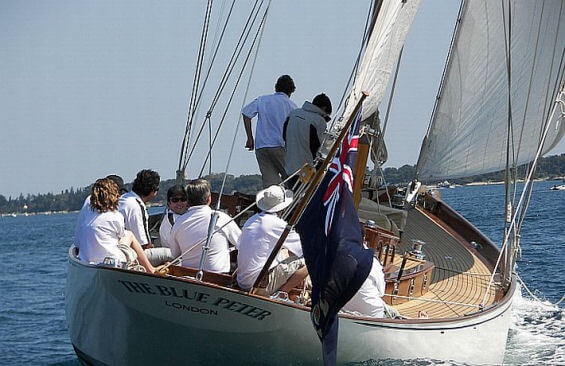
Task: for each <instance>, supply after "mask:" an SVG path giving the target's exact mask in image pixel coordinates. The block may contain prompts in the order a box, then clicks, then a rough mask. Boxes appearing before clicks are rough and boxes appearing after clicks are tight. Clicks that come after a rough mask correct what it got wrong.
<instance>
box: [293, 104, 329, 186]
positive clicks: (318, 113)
mask: <svg viewBox="0 0 565 366" xmlns="http://www.w3.org/2000/svg"><path fill="white" fill-rule="evenodd" d="M331 113H332V103H331V101H330V98H328V96H327V95H326V94H324V93H322V94H318V95H316V97H315V98H314V100H313V101H312V103H310V102H308V101H306V102H304V104H303V105H302V108H298V109H295V110H293V111H292V112H290V114H289V115H288V118H287V120H286V122H285V124H284V128H283V138H284V140H285V142H286V156H285V161H286V163H285V170H286V173H287V174H288V175H291V174H293V173H294V172H296V171H297V170H299V169H300V168H301V167H302V166H303V165H304V164H305V163H309V164H312V163H313V161H314V158H315V157H316V153H317V152H318V149H319V148H320V144H321V143H322V140H323V137H324V132H325V131H326V123H327V121H329V120H330V117H329V115H330V114H331ZM295 181H296V179H295V178H294V179H292V181H289V183H291V184H292V185H293V184H294V182H295ZM292 185H289V186H290V187H291V186H292Z"/></svg>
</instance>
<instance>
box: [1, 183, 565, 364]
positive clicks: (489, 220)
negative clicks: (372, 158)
mask: <svg viewBox="0 0 565 366" xmlns="http://www.w3.org/2000/svg"><path fill="white" fill-rule="evenodd" d="M556 183H559V182H542V183H536V185H535V189H534V193H533V195H532V199H531V204H530V210H529V213H528V216H527V219H526V221H525V222H524V227H523V229H522V237H521V244H522V259H521V260H520V261H519V262H518V271H519V273H520V276H521V277H522V278H523V280H524V282H525V283H526V285H527V286H528V287H529V288H531V290H532V291H534V294H535V295H536V297H538V298H539V299H540V300H541V302H540V301H538V300H533V299H532V298H531V297H530V296H529V295H527V294H526V291H525V290H522V293H524V295H523V296H517V298H516V299H515V301H514V315H513V323H512V326H511V329H510V334H509V340H508V347H507V351H506V357H505V364H508V365H524V364H529V365H539V364H553V365H557V364H561V365H563V364H565V322H564V321H563V305H564V303H562V304H561V305H560V306H555V305H552V303H555V302H557V301H558V300H559V299H560V298H561V297H562V296H563V295H564V293H565V284H564V281H565V275H564V274H563V268H564V267H565V256H564V255H563V247H564V246H565V233H564V227H565V191H551V190H549V188H550V187H551V186H552V185H553V184H556ZM441 193H442V196H443V199H444V200H445V201H446V202H447V203H448V204H449V205H451V206H452V207H453V208H455V209H456V210H457V211H459V212H460V213H461V214H463V215H464V216H465V217H466V218H467V219H468V220H469V221H471V222H472V223H473V224H474V225H475V226H477V227H478V228H479V229H480V230H481V231H482V232H483V233H485V234H486V235H487V236H488V237H490V238H491V239H492V240H493V241H494V242H495V243H497V244H500V241H501V239H502V229H501V227H502V217H503V212H502V208H503V207H504V187H503V186H501V185H488V186H465V187H457V188H453V189H449V188H446V189H442V190H441ZM76 217H77V215H76V213H68V214H52V215H33V216H17V217H10V216H4V217H0V257H1V258H2V266H0V273H1V275H0V310H1V311H0V365H7V364H48V365H55V364H59V365H61V364H64V365H77V364H78V360H77V358H76V356H75V355H74V353H73V349H72V346H71V343H70V340H69V335H68V333H67V324H66V320H65V310H64V306H65V278H66V262H67V250H68V248H69V245H70V243H71V242H72V240H73V236H74V228H75V224H76ZM407 347H409V345H407ZM364 364H367V365H375V364H379V365H383V364H387V365H388V364H390V365H449V364H450V363H446V362H438V361H435V360H426V359H419V360H408V361H398V360H390V361H385V362H374V361H370V360H369V361H367V362H366V363H364Z"/></svg>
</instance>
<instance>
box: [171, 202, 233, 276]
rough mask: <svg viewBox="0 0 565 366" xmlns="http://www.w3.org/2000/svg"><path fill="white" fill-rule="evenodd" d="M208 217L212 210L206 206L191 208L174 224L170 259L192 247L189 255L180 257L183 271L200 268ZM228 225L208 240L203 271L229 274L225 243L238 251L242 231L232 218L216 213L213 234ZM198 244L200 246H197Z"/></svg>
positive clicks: (228, 260) (208, 222) (228, 258)
mask: <svg viewBox="0 0 565 366" xmlns="http://www.w3.org/2000/svg"><path fill="white" fill-rule="evenodd" d="M211 215H212V209H211V208H210V206H208V205H201V206H192V207H190V208H189V209H188V211H187V212H186V213H185V214H184V215H181V216H180V217H179V218H178V219H177V220H176V221H175V224H174V225H173V229H172V231H171V241H170V244H171V254H172V257H173V258H176V257H178V256H179V255H181V254H182V253H184V252H185V251H186V250H188V249H189V248H192V247H194V249H192V250H191V251H189V252H188V253H186V254H183V256H182V265H183V266H184V267H191V268H198V266H199V265H200V257H201V255H202V248H203V247H204V245H205V244H206V237H207V236H208V225H209V224H210V218H211ZM228 222H229V224H227V225H226V226H225V227H224V228H223V229H221V230H220V231H219V232H217V233H216V234H214V235H213V236H212V239H211V240H210V248H209V250H208V253H207V255H206V261H205V262H204V268H203V269H204V270H206V271H212V272H220V273H227V272H229V271H230V252H229V244H228V242H230V243H232V244H233V245H235V246H236V247H237V241H238V239H239V236H240V235H241V230H240V229H239V227H238V226H237V224H236V223H235V222H233V221H231V217H229V216H228V215H226V214H225V213H223V212H218V219H217V221H216V226H215V229H214V230H217V229H219V228H220V227H222V226H224V225H225V224H226V223H228ZM200 241H201V243H200V244H197V243H198V242H200Z"/></svg>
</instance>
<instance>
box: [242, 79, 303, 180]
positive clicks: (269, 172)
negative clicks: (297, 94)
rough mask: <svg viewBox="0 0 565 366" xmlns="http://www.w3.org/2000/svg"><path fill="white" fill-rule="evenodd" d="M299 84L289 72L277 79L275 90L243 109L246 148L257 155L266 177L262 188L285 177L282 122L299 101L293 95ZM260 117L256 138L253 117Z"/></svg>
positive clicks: (262, 172) (262, 173)
mask: <svg viewBox="0 0 565 366" xmlns="http://www.w3.org/2000/svg"><path fill="white" fill-rule="evenodd" d="M295 90H296V87H295V86H294V81H293V80H292V78H291V77H290V76H288V75H283V76H281V77H279V78H278V80H277V83H276V84H275V93H274V94H270V95H263V96H260V97H258V98H256V99H255V100H254V101H252V102H251V103H249V104H248V105H246V106H245V107H244V108H243V110H242V111H241V113H242V115H243V122H244V125H245V132H246V133H247V142H246V143H245V147H246V148H247V149H249V151H252V150H253V149H255V156H256V158H257V163H258V164H259V170H261V176H262V178H263V188H266V187H269V186H271V185H273V184H279V183H280V182H281V181H282V180H284V179H286V177H287V174H286V171H285V168H284V165H285V151H284V140H283V137H282V131H283V124H284V121H285V120H286V118H287V116H288V114H289V113H290V111H292V110H294V109H296V104H294V102H293V101H292V100H290V96H291V95H292V93H294V91H295ZM255 116H258V117H257V129H256V139H255V140H254V139H253V131H252V129H251V119H252V118H253V117H255Z"/></svg>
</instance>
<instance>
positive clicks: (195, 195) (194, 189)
mask: <svg viewBox="0 0 565 366" xmlns="http://www.w3.org/2000/svg"><path fill="white" fill-rule="evenodd" d="M186 196H187V197H188V204H189V205H191V206H200V205H205V204H206V200H207V199H208V197H210V183H209V182H208V181H207V180H206V179H194V180H191V181H190V182H188V184H187V185H186Z"/></svg>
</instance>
